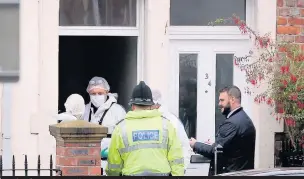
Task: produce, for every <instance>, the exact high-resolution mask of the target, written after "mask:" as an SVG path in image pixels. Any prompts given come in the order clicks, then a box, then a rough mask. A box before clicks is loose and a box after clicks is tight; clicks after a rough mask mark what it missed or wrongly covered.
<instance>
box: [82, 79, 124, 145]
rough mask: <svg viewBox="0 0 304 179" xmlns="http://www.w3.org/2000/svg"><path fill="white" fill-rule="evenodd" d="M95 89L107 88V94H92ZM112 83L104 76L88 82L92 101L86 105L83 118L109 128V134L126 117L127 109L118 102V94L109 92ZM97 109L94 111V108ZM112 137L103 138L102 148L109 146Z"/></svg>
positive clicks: (88, 90)
mask: <svg viewBox="0 0 304 179" xmlns="http://www.w3.org/2000/svg"><path fill="white" fill-rule="evenodd" d="M94 90H105V91H107V94H92V91H94ZM109 91H110V85H109V84H108V82H107V80H106V79H104V78H102V77H93V78H92V79H91V80H90V81H89V84H88V87H87V92H88V93H89V94H90V103H89V104H87V105H86V106H85V112H84V116H83V119H84V120H86V121H88V122H92V123H95V124H100V125H102V126H104V127H107V128H108V134H112V132H113V130H114V128H115V126H116V124H117V123H118V122H119V121H121V120H122V119H124V118H125V115H126V111H125V109H124V108H123V107H122V106H121V105H119V104H117V98H118V95H117V94H115V93H109ZM93 105H94V107H95V110H96V108H97V110H96V111H95V112H94V108H93ZM109 144H110V138H103V139H102V140H101V150H103V149H105V148H107V147H108V146H109Z"/></svg>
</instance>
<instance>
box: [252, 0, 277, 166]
mask: <svg viewBox="0 0 304 179" xmlns="http://www.w3.org/2000/svg"><path fill="white" fill-rule="evenodd" d="M256 5H257V8H256V12H255V14H256V29H257V30H258V31H259V32H260V33H261V34H265V33H268V32H270V33H271V37H272V38H273V39H275V37H276V0H267V1H265V0H257V1H256ZM265 88H266V87H265V86H262V88H260V89H259V90H263V89H265ZM254 110H255V118H256V119H257V120H255V124H256V126H257V142H256V145H257V147H256V164H255V165H256V167H257V168H270V167H273V166H274V133H275V132H282V131H283V123H278V122H277V121H276V120H275V118H274V117H273V116H271V115H270V111H269V108H268V107H267V106H266V105H257V104H254Z"/></svg>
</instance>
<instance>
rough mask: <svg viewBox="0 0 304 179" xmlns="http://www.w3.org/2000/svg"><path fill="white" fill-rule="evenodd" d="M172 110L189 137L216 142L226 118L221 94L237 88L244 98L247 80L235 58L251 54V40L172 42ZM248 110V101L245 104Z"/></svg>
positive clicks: (243, 102) (244, 101)
mask: <svg viewBox="0 0 304 179" xmlns="http://www.w3.org/2000/svg"><path fill="white" fill-rule="evenodd" d="M170 48H171V49H170V59H171V65H172V71H171V79H172V80H171V81H172V85H170V86H171V89H170V91H171V92H172V93H171V94H170V102H171V103H170V109H171V111H172V112H173V113H175V115H177V116H179V118H180V119H181V121H182V122H183V124H184V127H185V129H186V132H187V134H188V137H189V138H190V137H196V138H197V139H198V140H199V141H207V140H208V139H210V141H214V138H215V133H216V131H217V129H218V126H219V124H220V123H221V122H223V120H224V117H223V116H222V115H221V113H220V110H219V109H218V95H219V94H218V91H219V90H220V89H222V88H224V87H225V86H229V85H236V86H238V87H239V88H240V90H241V91H242V92H243V94H242V96H243V95H245V94H244V91H245V87H246V82H245V76H244V73H242V72H241V70H240V69H239V68H237V67H235V65H234V58H235V56H236V57H241V56H245V55H246V54H248V53H249V41H248V40H172V41H171V43H170ZM242 105H243V106H244V108H246V109H247V112H248V109H249V105H248V100H247V99H246V100H243V101H242Z"/></svg>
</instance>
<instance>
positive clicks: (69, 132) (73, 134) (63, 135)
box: [49, 120, 108, 142]
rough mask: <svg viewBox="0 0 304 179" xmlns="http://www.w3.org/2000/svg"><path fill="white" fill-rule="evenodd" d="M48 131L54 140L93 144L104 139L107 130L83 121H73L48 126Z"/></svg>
mask: <svg viewBox="0 0 304 179" xmlns="http://www.w3.org/2000/svg"><path fill="white" fill-rule="evenodd" d="M49 131H50V133H51V135H52V136H54V137H55V138H56V139H61V140H69V141H71V140H73V141H74V140H76V141H75V142H80V140H84V141H86V142H94V141H100V140H101V139H102V138H104V137H106V136H107V133H108V128H107V127H103V126H101V125H98V124H93V123H90V122H87V121H84V120H73V121H63V122H61V123H59V124H53V125H50V126H49ZM71 142H72V141H71Z"/></svg>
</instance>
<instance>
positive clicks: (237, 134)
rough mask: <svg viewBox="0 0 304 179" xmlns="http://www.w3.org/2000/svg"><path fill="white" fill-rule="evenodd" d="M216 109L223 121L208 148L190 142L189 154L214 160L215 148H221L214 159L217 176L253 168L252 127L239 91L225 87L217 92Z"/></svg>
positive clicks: (253, 141) (254, 132)
mask: <svg viewBox="0 0 304 179" xmlns="http://www.w3.org/2000/svg"><path fill="white" fill-rule="evenodd" d="M219 107H220V108H221V112H222V114H223V115H224V116H225V117H226V120H225V121H224V122H223V123H222V124H221V125H220V127H219V130H218V132H217V134H216V136H215V142H214V143H213V144H211V145H208V144H205V143H200V142H196V140H195V139H193V138H191V139H190V145H191V147H192V148H193V151H194V152H196V153H198V154H201V155H203V156H205V157H208V158H210V159H211V160H213V159H214V150H215V146H217V145H221V146H222V147H223V154H222V155H219V158H218V164H219V165H218V173H226V172H233V171H239V170H245V169H253V168H254V151H255V138H256V131H255V127H254V125H253V123H252V121H251V119H250V118H249V116H248V115H247V114H246V112H245V111H244V110H243V108H242V107H241V91H240V89H239V88H238V87H236V86H232V87H226V88H224V89H222V90H221V91H220V96H219Z"/></svg>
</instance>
